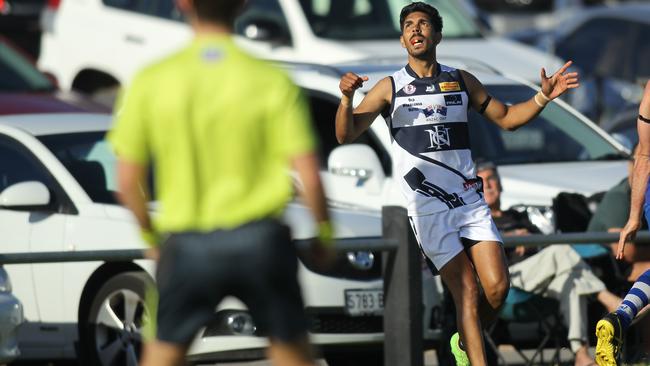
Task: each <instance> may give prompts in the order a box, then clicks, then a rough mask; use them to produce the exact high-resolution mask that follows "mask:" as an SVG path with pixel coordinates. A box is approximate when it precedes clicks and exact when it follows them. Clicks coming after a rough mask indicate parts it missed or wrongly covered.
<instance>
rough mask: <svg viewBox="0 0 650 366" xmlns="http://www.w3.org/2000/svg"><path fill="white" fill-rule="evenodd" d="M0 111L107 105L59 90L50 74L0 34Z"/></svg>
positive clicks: (78, 109)
mask: <svg viewBox="0 0 650 366" xmlns="http://www.w3.org/2000/svg"><path fill="white" fill-rule="evenodd" d="M0 75H2V77H0V115H3V114H18V113H56V112H68V113H70V112H82V111H95V112H107V111H108V108H106V107H104V106H102V105H100V104H98V103H95V102H92V101H90V100H89V99H88V98H86V97H83V96H81V95H79V94H78V93H72V92H67V93H64V92H61V91H60V90H59V89H58V87H57V85H56V83H55V80H53V78H51V77H48V75H46V74H43V73H42V72H40V71H38V70H37V69H36V68H35V66H34V64H33V63H32V62H31V61H30V59H29V57H28V56H26V55H24V54H22V53H21V52H20V50H18V49H16V48H15V47H14V46H13V44H12V43H11V42H10V41H8V40H7V39H5V38H2V37H0Z"/></svg>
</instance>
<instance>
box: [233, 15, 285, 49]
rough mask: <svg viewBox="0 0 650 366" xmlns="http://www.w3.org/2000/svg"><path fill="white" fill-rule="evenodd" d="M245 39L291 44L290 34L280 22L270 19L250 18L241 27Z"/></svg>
mask: <svg viewBox="0 0 650 366" xmlns="http://www.w3.org/2000/svg"><path fill="white" fill-rule="evenodd" d="M240 29H241V33H242V35H243V36H244V37H246V38H248V39H250V40H253V41H260V42H273V43H280V44H286V43H289V39H290V37H289V33H288V31H287V30H286V28H285V27H283V26H282V25H281V24H280V23H279V22H277V21H275V20H273V19H269V18H249V19H247V20H245V21H244V22H243V23H242V24H241V26H240Z"/></svg>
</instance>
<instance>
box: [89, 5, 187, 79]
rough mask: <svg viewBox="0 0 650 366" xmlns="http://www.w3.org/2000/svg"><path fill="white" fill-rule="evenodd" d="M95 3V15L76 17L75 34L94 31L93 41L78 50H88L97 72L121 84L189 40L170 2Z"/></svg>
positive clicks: (183, 24) (185, 26)
mask: <svg viewBox="0 0 650 366" xmlns="http://www.w3.org/2000/svg"><path fill="white" fill-rule="evenodd" d="M97 1H98V3H99V5H98V7H97V10H96V11H92V12H90V13H89V14H88V15H87V16H84V15H79V16H78V17H77V19H79V20H80V22H79V29H77V31H78V32H84V29H82V27H84V26H88V27H90V28H91V29H94V31H93V34H94V35H95V36H96V39H94V40H92V42H87V43H86V44H84V45H82V46H83V47H88V48H92V51H90V50H88V51H87V53H88V54H91V52H92V54H94V56H92V57H91V59H92V60H94V62H97V63H100V65H97V66H96V67H97V68H99V69H100V70H111V74H112V75H114V76H115V77H116V78H117V79H118V80H120V81H121V82H126V81H127V80H129V79H130V78H131V77H132V76H133V75H134V73H135V72H137V71H138V70H139V69H140V68H142V67H144V66H146V65H147V64H149V63H151V62H152V61H154V60H156V59H159V58H161V57H163V56H165V55H167V54H169V53H171V52H174V51H175V50H177V49H179V48H181V47H183V46H184V45H185V44H186V43H187V42H188V41H189V40H190V39H191V38H192V32H191V29H190V27H189V26H188V25H187V24H186V23H184V22H183V21H182V19H181V17H180V15H179V13H178V12H177V10H176V9H175V6H173V0H162V1H154V0H97ZM161 3H165V4H161ZM163 5H166V6H164V7H163ZM165 10H168V11H167V12H165ZM84 18H85V20H83V19H84ZM84 23H86V24H84ZM125 55H128V56H125ZM89 66H91V67H92V66H94V65H89Z"/></svg>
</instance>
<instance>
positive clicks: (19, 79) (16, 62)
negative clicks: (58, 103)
mask: <svg viewBox="0 0 650 366" xmlns="http://www.w3.org/2000/svg"><path fill="white" fill-rule="evenodd" d="M54 89H55V86H54V85H53V84H52V82H50V80H49V79H48V78H47V77H46V76H45V75H43V74H42V73H41V72H39V71H38V70H36V68H34V66H33V65H32V64H31V63H30V62H29V61H28V60H27V59H25V58H24V57H22V56H21V55H20V54H18V53H17V52H16V51H14V50H13V49H12V48H10V47H9V46H7V45H6V44H5V43H2V42H0V92H9V93H15V92H41V91H52V90H54Z"/></svg>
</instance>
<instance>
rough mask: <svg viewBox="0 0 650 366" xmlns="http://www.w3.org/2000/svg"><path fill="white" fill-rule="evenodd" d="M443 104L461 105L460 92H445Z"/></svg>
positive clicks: (461, 97)
mask: <svg viewBox="0 0 650 366" xmlns="http://www.w3.org/2000/svg"><path fill="white" fill-rule="evenodd" d="M445 105H446V106H450V105H463V96H462V95H460V94H447V95H445Z"/></svg>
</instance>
